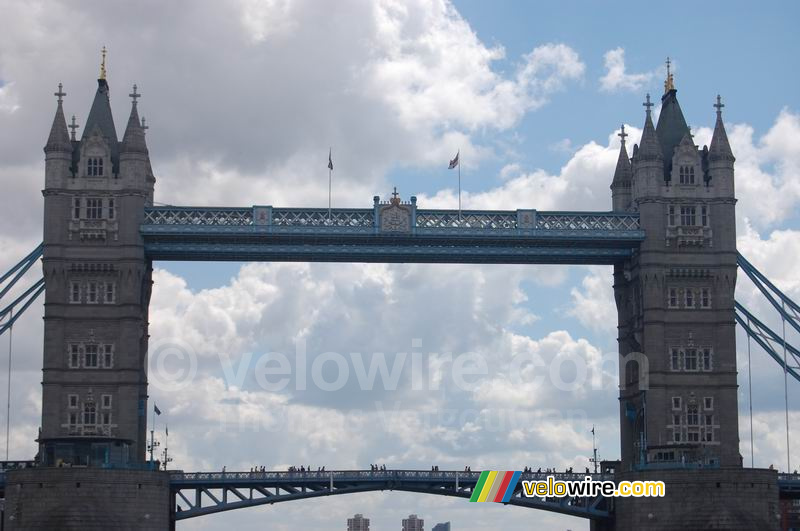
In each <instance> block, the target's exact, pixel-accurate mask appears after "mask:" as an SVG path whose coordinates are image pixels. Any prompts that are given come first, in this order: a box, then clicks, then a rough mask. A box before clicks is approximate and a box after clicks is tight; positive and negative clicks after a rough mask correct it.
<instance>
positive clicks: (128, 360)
mask: <svg viewBox="0 0 800 531" xmlns="http://www.w3.org/2000/svg"><path fill="white" fill-rule="evenodd" d="M64 95H65V94H64V93H63V91H62V90H61V85H59V91H58V93H56V96H58V107H57V108H56V114H55V118H54V120H53V125H52V128H51V131H50V136H49V138H48V140H47V145H46V146H45V148H44V151H45V187H44V190H43V192H42V193H43V195H44V257H43V269H44V278H45V283H46V284H45V285H46V291H45V315H44V338H45V340H44V364H43V381H42V386H43V391H42V425H41V430H40V435H39V441H38V442H39V456H38V459H39V461H40V462H41V463H42V464H45V465H49V466H57V465H59V464H62V463H63V464H76V465H92V466H101V465H105V464H124V463H128V462H137V461H138V462H141V461H143V460H144V458H145V445H146V437H145V432H146V411H147V372H146V353H147V340H148V330H147V326H148V323H147V311H148V310H147V309H148V303H149V299H150V288H151V264H150V263H149V262H148V261H147V260H146V259H145V256H144V249H143V245H142V241H141V237H140V236H139V224H140V223H141V221H142V216H143V209H144V206H145V205H150V204H152V201H153V186H154V183H155V179H154V177H153V172H152V169H151V166H150V159H149V155H148V151H147V145H146V143H145V131H144V129H145V128H144V127H143V124H142V121H140V119H139V114H138V110H137V101H136V99H137V98H138V97H139V94H138V93H137V92H136V86H135V85H134V87H133V93H132V94H131V95H130V96H131V98H132V99H133V104H132V107H131V113H130V118H129V119H128V124H127V127H126V129H125V133H124V135H123V137H122V141H121V142H120V141H118V140H117V132H116V129H115V127H114V120H113V117H112V114H111V106H110V98H109V87H108V83H107V80H106V71H105V50H104V52H103V64H102V66H101V69H100V76H99V79H98V80H97V93H96V94H95V97H94V102H93V103H92V107H91V110H90V112H89V116H88V118H87V119H86V125H85V126H84V127H83V134H82V135H81V137H80V140H78V139H76V137H75V129H76V128H77V126H76V124H75V117H74V116H73V117H72V124H71V125H70V128H71V129H72V134H71V136H70V134H68V133H67V123H66V120H65V117H64V111H63V108H62V97H63V96H64Z"/></svg>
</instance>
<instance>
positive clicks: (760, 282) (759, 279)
mask: <svg viewBox="0 0 800 531" xmlns="http://www.w3.org/2000/svg"><path fill="white" fill-rule="evenodd" d="M736 260H737V262H738V264H739V267H740V268H741V269H742V271H744V272H745V274H746V275H747V276H748V277H749V278H750V280H752V281H753V284H755V285H756V287H757V288H758V289H759V291H761V293H762V294H763V295H764V296H765V297H766V298H767V300H768V301H769V302H770V304H772V306H773V307H774V308H775V309H776V310H777V311H778V313H779V314H780V315H781V317H783V318H784V319H786V321H788V322H789V324H790V325H792V327H794V329H795V330H797V331H798V332H800V305H798V304H797V303H796V302H794V301H793V300H792V299H790V298H789V297H787V296H786V294H785V293H783V292H782V291H781V290H779V289H778V288H777V286H775V284H773V283H772V282H770V281H769V279H768V278H767V277H766V276H765V275H764V274H763V273H762V272H761V271H759V270H758V269H756V268H755V266H754V265H753V264H751V263H750V262H749V261H748V260H747V259H746V258H745V257H744V256H742V255H741V254H739V253H737V256H736ZM776 297H777V298H776ZM779 301H780V302H779ZM787 310H788V311H787Z"/></svg>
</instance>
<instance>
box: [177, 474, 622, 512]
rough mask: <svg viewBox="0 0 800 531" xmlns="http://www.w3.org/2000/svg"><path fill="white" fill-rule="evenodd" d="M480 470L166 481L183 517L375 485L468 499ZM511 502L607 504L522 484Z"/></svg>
mask: <svg viewBox="0 0 800 531" xmlns="http://www.w3.org/2000/svg"><path fill="white" fill-rule="evenodd" d="M588 475H590V476H592V477H593V479H595V480H596V481H601V480H613V479H614V477H613V475H602V474H588ZM547 476H554V477H555V478H556V479H561V480H574V481H581V480H583V479H584V478H585V477H586V476H587V474H546V473H535V472H532V473H525V474H522V476H521V478H520V479H521V480H523V479H525V480H546V479H547ZM479 477H480V472H454V471H435V472H433V471H421V470H380V471H369V470H344V471H341V470H340V471H325V472H314V471H311V472H194V473H184V472H173V473H172V474H171V475H170V486H171V490H172V493H173V495H174V496H175V500H176V506H175V511H176V512H175V519H176V520H185V519H187V518H194V517H197V516H203V515H206V514H212V513H218V512H222V511H230V510H233V509H240V508H244V507H253V506H256V505H266V504H272V503H279V502H283V501H290V500H300V499H309V498H316V497H320V496H331V495H338V494H352V493H356V492H369V491H377V490H396V491H404V492H418V493H422V494H435V495H440V496H455V497H460V498H467V499H468V498H469V497H470V496H471V495H472V489H474V488H475V484H476V483H477V481H478V478H479ZM508 503H509V504H510V505H516V506H519V507H527V508H530V509H542V510H545V511H551V512H557V513H561V514H568V515H571V516H578V517H582V518H589V519H593V520H605V519H608V518H610V515H611V505H610V502H609V500H607V499H605V498H603V497H596V498H588V497H587V498H566V497H565V498H551V499H543V498H526V497H524V496H523V495H522V483H521V482H520V484H519V485H518V488H517V489H516V490H515V491H514V494H513V495H512V496H511V499H510V500H509V502H508Z"/></svg>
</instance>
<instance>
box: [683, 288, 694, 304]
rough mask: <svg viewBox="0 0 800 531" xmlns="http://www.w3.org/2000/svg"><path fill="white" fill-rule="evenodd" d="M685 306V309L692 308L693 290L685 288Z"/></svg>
mask: <svg viewBox="0 0 800 531" xmlns="http://www.w3.org/2000/svg"><path fill="white" fill-rule="evenodd" d="M685 295H686V297H685V299H684V300H685V306H686V308H694V290H693V289H691V288H686V290H685Z"/></svg>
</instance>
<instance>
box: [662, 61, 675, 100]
mask: <svg viewBox="0 0 800 531" xmlns="http://www.w3.org/2000/svg"><path fill="white" fill-rule="evenodd" d="M670 65H672V61H670V60H669V57H667V79H665V80H664V94H666V93H667V92H669V91H670V90H675V80H674V79H673V77H672V72H670V70H669V67H670Z"/></svg>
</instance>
